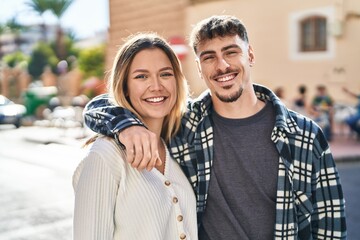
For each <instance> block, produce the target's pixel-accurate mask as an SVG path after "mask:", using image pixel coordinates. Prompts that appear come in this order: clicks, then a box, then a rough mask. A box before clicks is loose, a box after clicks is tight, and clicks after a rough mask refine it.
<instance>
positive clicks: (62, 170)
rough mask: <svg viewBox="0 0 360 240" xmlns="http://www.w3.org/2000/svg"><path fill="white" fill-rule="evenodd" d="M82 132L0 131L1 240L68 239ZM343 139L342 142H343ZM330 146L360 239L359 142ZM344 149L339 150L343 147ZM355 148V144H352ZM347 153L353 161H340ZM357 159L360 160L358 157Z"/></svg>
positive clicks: (354, 235)
mask: <svg viewBox="0 0 360 240" xmlns="http://www.w3.org/2000/svg"><path fill="white" fill-rule="evenodd" d="M84 133H85V135H87V136H89V133H88V132H83V131H82V130H80V129H71V130H65V129H56V128H44V127H43V128H41V127H22V128H20V129H13V128H7V127H3V126H0V189H1V191H0V206H1V208H0V239H1V240H30V239H31V240H71V239H72V216H73V215H72V214H73V201H74V195H73V190H72V183H71V180H72V179H71V177H72V173H73V171H74V169H75V167H76V166H77V164H78V163H79V161H80V160H81V159H82V156H83V155H84V150H83V149H81V148H80V146H81V144H82V141H83V140H76V138H78V137H81V136H83V135H84ZM345 140H346V139H345ZM347 141H348V140H346V141H345V142H341V144H340V145H339V144H338V143H332V144H333V149H334V151H335V153H334V155H336V156H338V157H339V159H341V160H340V161H339V162H338V164H337V165H338V168H339V171H340V175H341V178H342V183H343V188H344V194H345V198H346V201H347V202H346V204H347V209H346V210H347V217H348V218H347V220H348V230H349V231H348V233H349V237H348V239H350V240H352V239H358V236H360V208H359V207H358V202H359V200H360V188H359V186H360V174H359V173H360V162H357V161H353V160H354V157H352V156H354V153H355V154H358V148H357V147H358V146H359V145H358V144H359V143H356V142H355V143H354V142H352V143H349V142H347ZM342 144H343V145H342ZM351 144H354V145H351ZM349 146H353V147H351V149H347V150H346V153H347V154H348V152H349V151H350V150H354V151H350V154H351V156H350V157H351V159H352V161H344V159H345V158H341V156H342V155H343V152H342V151H343V149H344V148H349ZM357 156H360V155H357Z"/></svg>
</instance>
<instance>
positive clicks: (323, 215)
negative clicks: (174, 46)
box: [85, 16, 346, 240]
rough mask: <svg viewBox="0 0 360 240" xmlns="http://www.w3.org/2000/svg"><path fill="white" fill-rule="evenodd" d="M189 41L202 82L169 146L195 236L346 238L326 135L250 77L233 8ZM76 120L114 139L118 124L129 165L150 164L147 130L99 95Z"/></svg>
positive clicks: (250, 54)
mask: <svg viewBox="0 0 360 240" xmlns="http://www.w3.org/2000/svg"><path fill="white" fill-rule="evenodd" d="M191 45H192V47H193V49H194V51H195V54H196V56H197V66H198V70H199V73H200V75H201V78H202V79H204V81H205V82H206V84H207V86H208V88H209V89H208V90H207V91H205V92H204V93H203V94H202V95H201V96H199V97H198V98H197V99H196V100H194V101H192V102H189V104H188V112H187V113H186V114H185V116H184V117H183V119H182V129H181V131H180V133H179V134H177V136H176V137H175V138H173V139H172V141H171V142H170V145H169V149H170V152H171V154H172V156H173V157H174V158H175V159H176V160H177V161H178V162H179V164H180V165H181V167H182V169H183V171H184V172H185V174H186V175H187V177H188V179H189V181H190V183H191V184H192V186H193V188H194V191H195V193H196V196H197V211H198V223H199V226H200V228H199V239H217V240H218V239H345V238H346V221H345V206H344V198H343V193H342V188H341V184H340V179H339V174H338V171H337V169H336V166H335V162H334V159H333V157H332V154H331V152H330V149H329V145H328V142H327V141H326V139H325V137H324V134H323V132H322V131H321V129H320V128H319V127H318V126H317V125H316V124H315V123H314V122H313V121H311V120H310V119H308V118H305V117H303V116H302V115H300V114H298V113H295V112H293V111H290V110H288V109H287V108H286V107H285V106H284V104H282V103H281V101H280V100H279V99H278V98H277V97H276V95H274V93H273V92H271V91H270V90H269V89H267V88H265V87H263V86H259V85H256V84H254V83H253V82H252V80H251V77H250V75H251V71H250V69H251V67H252V66H253V65H254V62H255V55H254V51H253V49H252V47H251V45H250V44H249V40H248V36H247V32H246V29H245V26H244V25H243V24H242V23H241V21H240V20H238V19H237V18H235V17H232V16H213V17H210V18H208V19H205V20H203V21H201V22H199V23H198V24H197V25H196V26H195V28H194V29H193V32H192V35H191ZM106 105H107V106H106ZM85 121H86V123H87V125H88V126H89V127H90V128H91V129H93V130H95V131H98V132H102V133H103V134H107V135H110V136H111V135H112V136H115V138H116V137H117V136H118V132H120V130H122V131H121V132H120V134H119V140H120V142H121V143H122V144H124V145H125V147H126V149H127V154H128V155H127V160H128V161H129V162H131V163H132V165H133V166H134V167H137V168H139V169H140V170H141V169H143V168H145V167H147V168H148V169H151V168H152V166H153V165H154V164H155V160H156V159H157V158H158V153H157V151H158V149H157V146H158V145H157V143H156V142H155V141H154V140H153V139H154V136H153V135H152V134H151V133H149V132H148V131H147V130H146V129H145V128H144V127H140V126H136V125H141V124H142V123H141V122H140V121H139V120H137V119H136V118H135V117H134V116H133V115H131V113H129V112H128V111H127V110H125V109H121V108H116V107H114V106H109V103H107V99H106V96H100V97H98V98H96V99H95V100H93V101H92V102H91V103H90V104H89V105H88V109H87V112H85ZM129 126H132V127H129ZM125 128H126V129H125ZM124 129H125V130H124Z"/></svg>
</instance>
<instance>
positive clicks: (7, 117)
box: [0, 95, 26, 128]
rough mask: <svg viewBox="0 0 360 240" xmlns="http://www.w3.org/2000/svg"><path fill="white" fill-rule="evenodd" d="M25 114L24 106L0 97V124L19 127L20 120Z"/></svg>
mask: <svg viewBox="0 0 360 240" xmlns="http://www.w3.org/2000/svg"><path fill="white" fill-rule="evenodd" d="M25 113H26V108H25V106H24V105H21V104H16V103H14V102H13V101H11V100H10V99H8V98H7V97H5V96H3V95H0V124H13V125H15V126H16V128H18V127H20V126H21V119H22V117H23V116H24V115H25Z"/></svg>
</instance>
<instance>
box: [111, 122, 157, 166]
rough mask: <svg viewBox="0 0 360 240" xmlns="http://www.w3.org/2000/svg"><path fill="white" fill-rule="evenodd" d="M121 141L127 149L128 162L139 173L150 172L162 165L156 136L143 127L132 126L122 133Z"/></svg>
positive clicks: (120, 135)
mask: <svg viewBox="0 0 360 240" xmlns="http://www.w3.org/2000/svg"><path fill="white" fill-rule="evenodd" d="M118 137H119V140H120V142H121V143H122V144H124V146H125V148H126V161H128V162H129V163H130V164H131V166H133V167H134V168H136V169H138V170H139V171H141V170H143V169H145V168H146V169H147V170H148V171H150V170H151V169H153V167H154V166H155V164H156V165H161V163H162V162H161V159H160V157H159V150H158V140H157V137H156V134H155V133H153V132H151V131H149V130H148V129H146V128H145V127H142V126H132V127H128V128H126V129H125V130H123V131H121V132H120V133H119V135H118Z"/></svg>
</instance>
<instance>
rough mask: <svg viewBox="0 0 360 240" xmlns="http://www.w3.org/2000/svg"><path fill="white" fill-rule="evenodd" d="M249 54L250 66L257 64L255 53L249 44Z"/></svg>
mask: <svg viewBox="0 0 360 240" xmlns="http://www.w3.org/2000/svg"><path fill="white" fill-rule="evenodd" d="M248 55H249V63H250V66H251V67H252V66H253V65H254V64H255V54H254V50H253V48H252V46H251V45H249V49H248Z"/></svg>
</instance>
